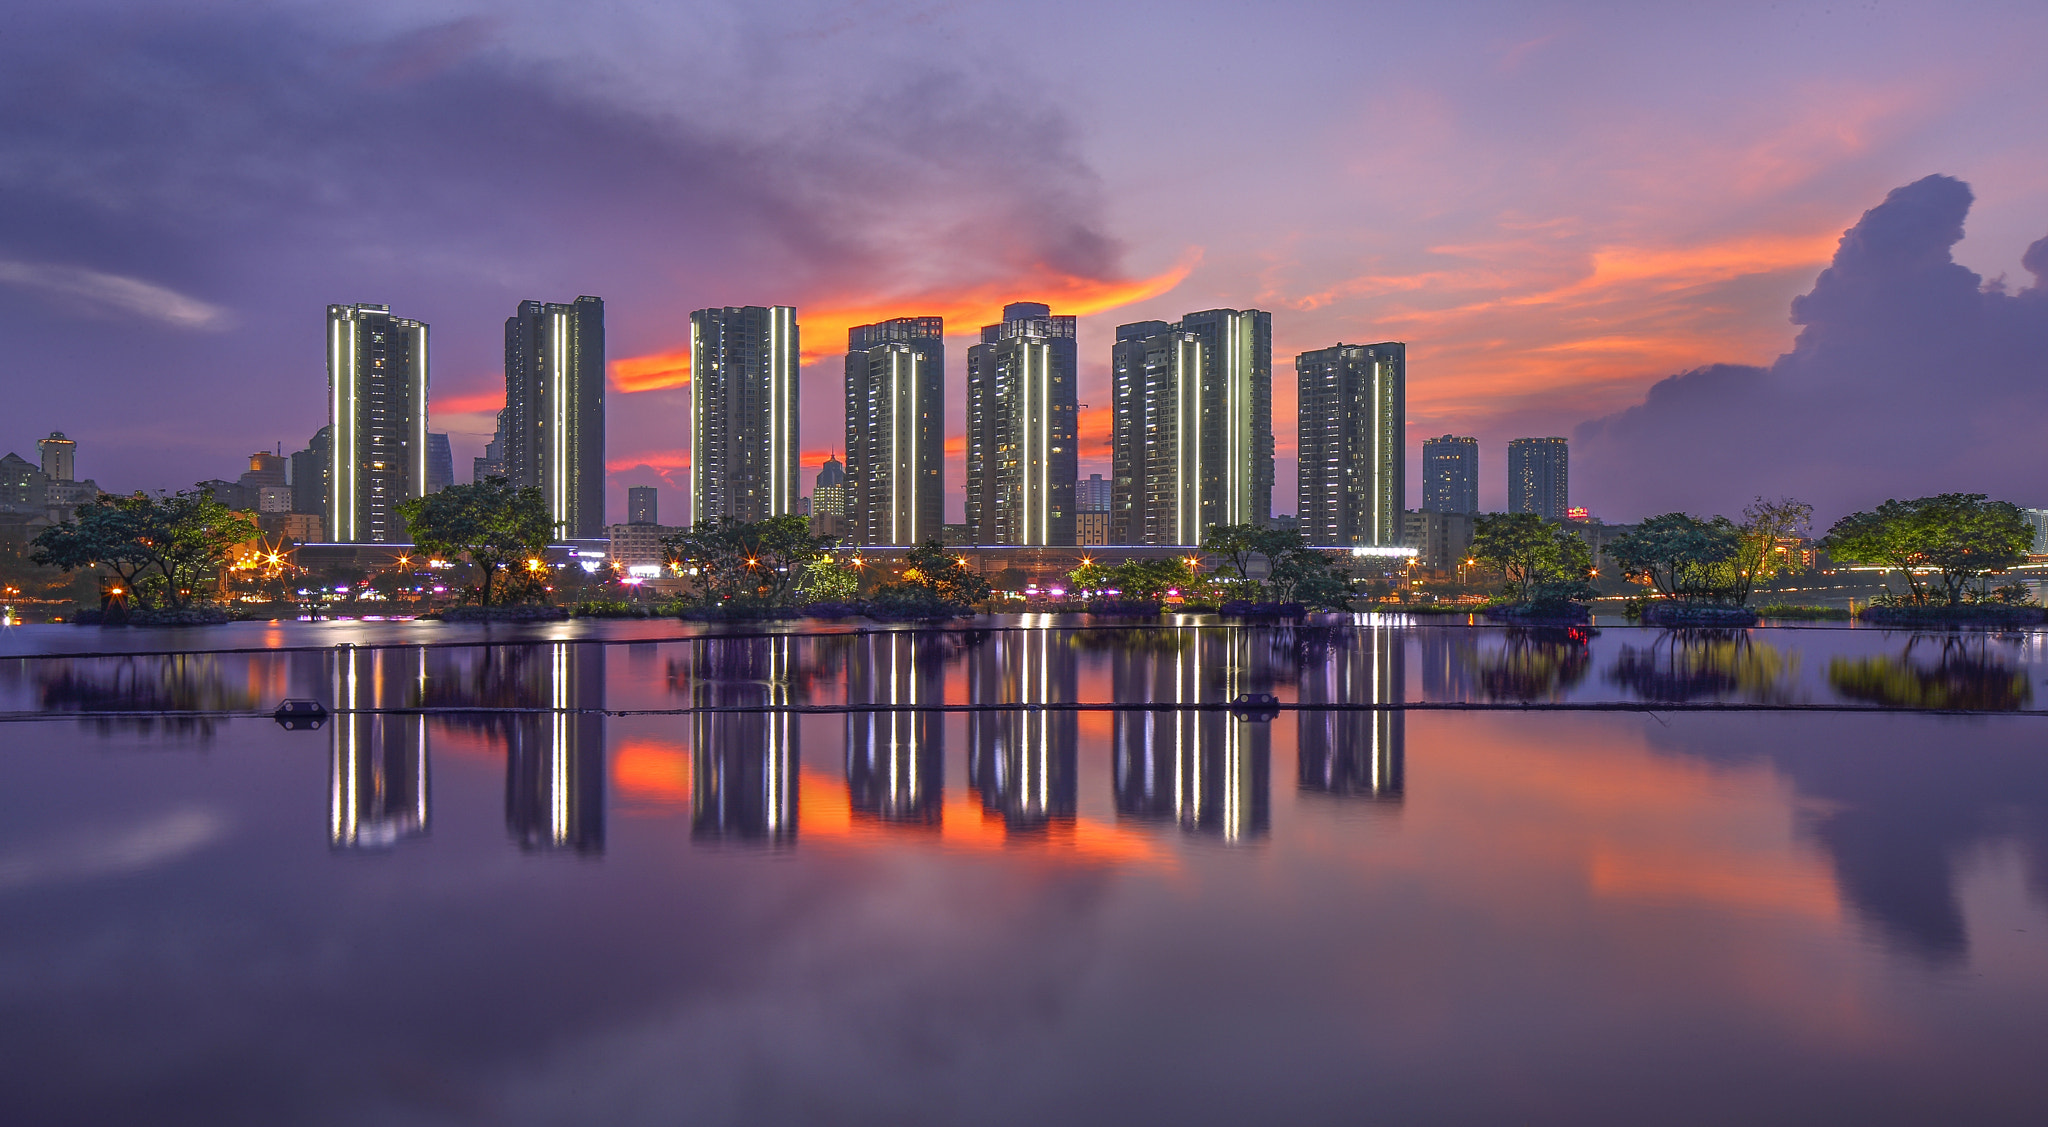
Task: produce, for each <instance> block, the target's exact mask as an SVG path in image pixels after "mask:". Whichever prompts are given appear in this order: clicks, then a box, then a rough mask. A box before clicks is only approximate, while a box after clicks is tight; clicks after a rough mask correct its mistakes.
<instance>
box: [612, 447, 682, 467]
mask: <svg viewBox="0 0 2048 1127" xmlns="http://www.w3.org/2000/svg"><path fill="white" fill-rule="evenodd" d="M639 466H646V467H647V468H649V469H654V470H687V469H689V468H690V452H689V451H688V450H643V451H641V452H639V453H637V454H628V455H626V456H625V457H623V458H613V459H612V460H611V461H608V462H606V463H605V464H604V468H605V469H608V470H611V471H612V472H614V473H616V472H618V471H619V470H630V469H634V468H637V467H639Z"/></svg>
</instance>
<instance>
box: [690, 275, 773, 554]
mask: <svg viewBox="0 0 2048 1127" xmlns="http://www.w3.org/2000/svg"><path fill="white" fill-rule="evenodd" d="M797 358H798V348H797V324H796V308H795V307H794V306H789V305H776V306H759V305H748V306H741V307H734V306H727V307H725V308H723V309H699V310H697V311H696V312H695V313H692V314H690V519H691V520H692V521H709V520H718V519H720V518H722V517H732V518H734V519H737V520H743V521H748V522H754V521H762V520H767V519H768V518H769V517H777V516H782V515H783V514H785V513H794V512H796V499H797V496H798V493H799V490H798V488H797V476H796V474H797V462H798V449H797V436H798V434H799V431H798V429H797V401H798V394H797V392H798V389H797V379H798V371H797Z"/></svg>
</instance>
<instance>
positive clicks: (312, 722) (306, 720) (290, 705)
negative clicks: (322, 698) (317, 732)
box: [271, 700, 327, 732]
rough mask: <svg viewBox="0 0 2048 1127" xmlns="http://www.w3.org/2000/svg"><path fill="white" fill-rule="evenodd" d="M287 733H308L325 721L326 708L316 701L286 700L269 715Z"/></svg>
mask: <svg viewBox="0 0 2048 1127" xmlns="http://www.w3.org/2000/svg"><path fill="white" fill-rule="evenodd" d="M271 715H272V716H274V717H276V718H277V722H278V723H279V724H282V725H284V729H285V731H288V732H310V731H312V730H314V729H316V728H318V727H319V726H320V725H321V724H322V723H324V722H325V721H326V720H327V706H326V705H324V704H321V703H320V702H319V701H317V700H288V701H284V702H282V703H280V704H279V705H278V706H277V711H276V712H273V713H271Z"/></svg>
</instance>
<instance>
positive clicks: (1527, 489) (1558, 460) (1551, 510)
mask: <svg viewBox="0 0 2048 1127" xmlns="http://www.w3.org/2000/svg"><path fill="white" fill-rule="evenodd" d="M1570 507H1571V451H1570V450H1568V449H1567V448H1566V443H1565V440H1564V439H1562V438H1517V439H1515V440H1514V441H1512V442H1509V443H1508V511H1509V512H1511V513H1535V514H1536V515H1538V516H1540V517H1542V518H1543V519H1545V520H1563V519H1564V515H1565V510H1566V509H1568V508H1570Z"/></svg>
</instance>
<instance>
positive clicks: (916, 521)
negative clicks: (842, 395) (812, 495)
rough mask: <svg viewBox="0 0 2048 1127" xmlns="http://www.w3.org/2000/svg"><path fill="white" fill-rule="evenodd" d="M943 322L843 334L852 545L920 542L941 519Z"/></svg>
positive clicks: (901, 323) (888, 324)
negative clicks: (844, 343)
mask: <svg viewBox="0 0 2048 1127" xmlns="http://www.w3.org/2000/svg"><path fill="white" fill-rule="evenodd" d="M945 420H946V342H945V323H944V322H943V321H942V320H941V319H940V318H937V317H898V318H896V319H895V320H893V321H882V322H880V323H878V324H873V325H860V326H857V327H855V328H853V329H851V330H848V332H847V334H846V476H847V484H848V486H849V487H850V488H849V490H848V492H849V493H850V494H851V496H850V498H849V499H848V502H847V517H848V523H849V525H850V532H851V535H852V539H853V541H854V543H857V544H920V543H923V542H924V540H925V539H926V538H927V537H932V536H937V535H938V534H939V528H940V526H942V525H943V524H944V523H945V515H946V509H945V503H946V495H945V488H946V483H945V472H944V467H945V464H946V422H945Z"/></svg>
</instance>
